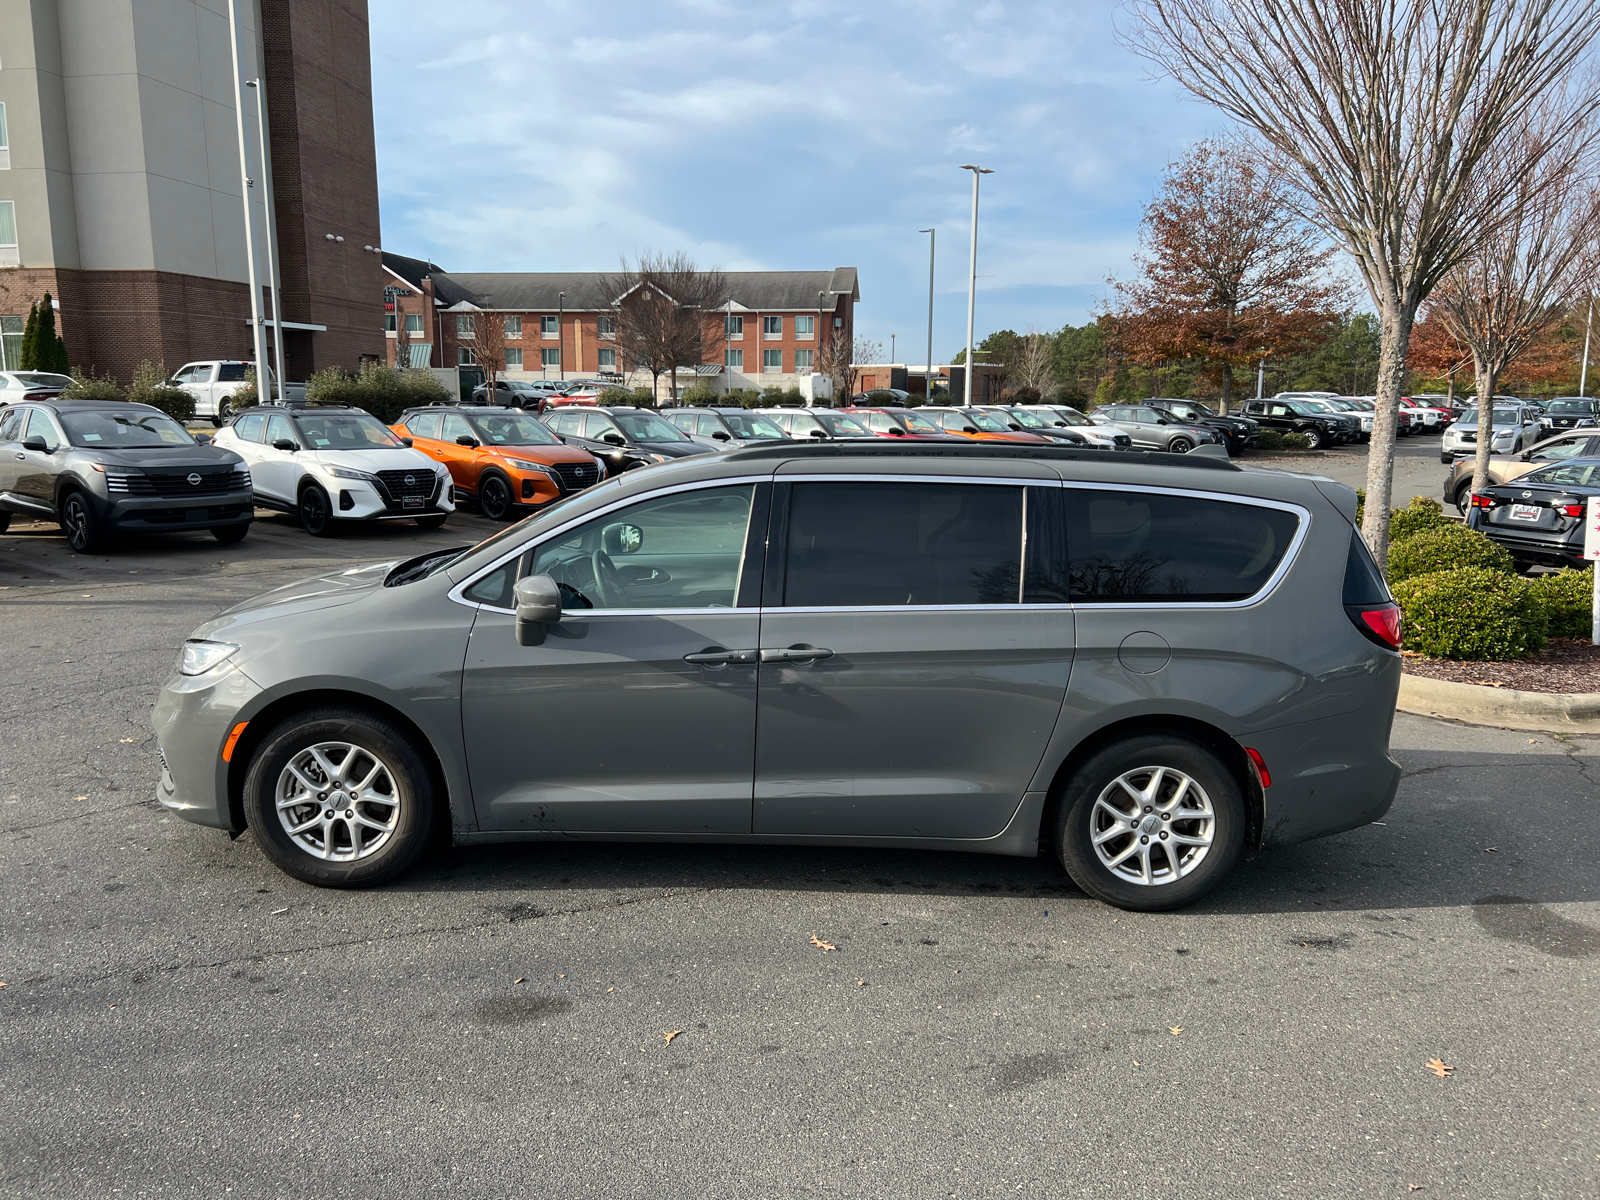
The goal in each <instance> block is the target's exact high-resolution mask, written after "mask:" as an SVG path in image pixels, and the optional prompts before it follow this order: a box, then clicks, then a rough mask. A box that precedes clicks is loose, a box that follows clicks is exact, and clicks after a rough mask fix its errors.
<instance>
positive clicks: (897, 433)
mask: <svg viewBox="0 0 1600 1200" xmlns="http://www.w3.org/2000/svg"><path fill="white" fill-rule="evenodd" d="M905 435H906V431H905V430H904V429H901V428H900V427H899V426H898V425H891V426H889V436H890V437H905Z"/></svg>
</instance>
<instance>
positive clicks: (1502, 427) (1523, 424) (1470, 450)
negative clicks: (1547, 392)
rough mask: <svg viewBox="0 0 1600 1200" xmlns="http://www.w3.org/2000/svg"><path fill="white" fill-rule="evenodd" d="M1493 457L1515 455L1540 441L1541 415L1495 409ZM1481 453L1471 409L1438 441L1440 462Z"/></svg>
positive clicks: (1491, 447) (1511, 409)
mask: <svg viewBox="0 0 1600 1200" xmlns="http://www.w3.org/2000/svg"><path fill="white" fill-rule="evenodd" d="M1492 412H1493V416H1492V420H1493V422H1494V433H1493V441H1492V442H1491V443H1490V448H1489V449H1490V453H1492V454H1516V453H1518V452H1520V451H1522V450H1523V449H1525V448H1527V447H1528V446H1531V445H1533V444H1534V443H1535V442H1537V441H1538V440H1539V436H1540V427H1539V418H1538V415H1537V414H1536V413H1535V412H1534V411H1533V410H1532V409H1531V408H1496V409H1494V410H1492ZM1477 452H1478V412H1477V410H1476V409H1472V410H1470V411H1468V412H1466V413H1465V414H1463V415H1462V416H1461V418H1460V419H1459V420H1457V421H1456V422H1455V423H1454V424H1453V425H1451V426H1450V428H1448V429H1446V430H1445V431H1444V437H1443V438H1442V439H1440V441H1439V461H1440V462H1442V463H1445V464H1449V463H1451V462H1454V461H1455V456H1456V455H1458V454H1476V453H1477Z"/></svg>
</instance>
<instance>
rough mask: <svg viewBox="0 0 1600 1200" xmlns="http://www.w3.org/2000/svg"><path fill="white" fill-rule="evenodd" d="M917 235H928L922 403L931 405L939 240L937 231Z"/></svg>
mask: <svg viewBox="0 0 1600 1200" xmlns="http://www.w3.org/2000/svg"><path fill="white" fill-rule="evenodd" d="M917 232H918V233H925V234H927V235H928V361H927V362H926V363H924V364H923V366H925V367H926V368H927V373H926V375H925V376H924V379H925V380H926V382H925V384H924V385H923V386H924V388H925V389H926V390H925V391H924V392H923V403H925V404H932V403H933V246H934V243H935V242H937V241H938V240H939V234H938V231H937V230H935V229H933V228H931V227H930V228H928V229H919V230H917Z"/></svg>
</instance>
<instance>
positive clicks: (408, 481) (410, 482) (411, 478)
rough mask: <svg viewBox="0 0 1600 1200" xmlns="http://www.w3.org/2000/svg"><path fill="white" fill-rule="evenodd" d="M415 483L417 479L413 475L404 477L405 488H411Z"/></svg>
mask: <svg viewBox="0 0 1600 1200" xmlns="http://www.w3.org/2000/svg"><path fill="white" fill-rule="evenodd" d="M416 482H417V477H416V476H415V475H407V476H406V486H407V487H411V486H412V485H413V484H415V483H416Z"/></svg>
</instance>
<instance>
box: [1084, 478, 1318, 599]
mask: <svg viewBox="0 0 1600 1200" xmlns="http://www.w3.org/2000/svg"><path fill="white" fill-rule="evenodd" d="M1066 507H1067V521H1066V524H1067V552H1068V555H1069V562H1070V575H1071V585H1070V595H1071V598H1072V600H1073V602H1074V603H1090V604H1093V603H1102V604H1104V603H1126V602H1128V601H1162V602H1172V601H1177V602H1180V603H1181V602H1185V601H1187V602H1191V603H1198V602H1206V601H1209V602H1217V601H1230V600H1245V599H1248V598H1249V597H1250V596H1253V595H1255V593H1257V592H1258V591H1260V590H1261V588H1262V587H1263V586H1264V585H1265V584H1266V582H1267V580H1268V579H1270V578H1271V577H1272V573H1273V572H1274V571H1275V570H1277V568H1278V564H1279V563H1281V562H1282V561H1283V556H1284V554H1286V553H1287V552H1288V549H1289V544H1290V542H1291V541H1292V540H1293V539H1294V535H1295V530H1296V529H1297V528H1298V525H1299V518H1298V517H1297V516H1296V515H1295V514H1294V513H1292V512H1288V511H1286V510H1284V509H1281V508H1267V507H1264V506H1262V505H1258V504H1245V503H1240V502H1238V501H1232V500H1209V499H1203V498H1200V497H1195V496H1178V495H1163V494H1160V493H1151V492H1117V491H1099V490H1094V491H1090V490H1088V489H1078V488H1070V489H1068V491H1067V505H1066Z"/></svg>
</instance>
